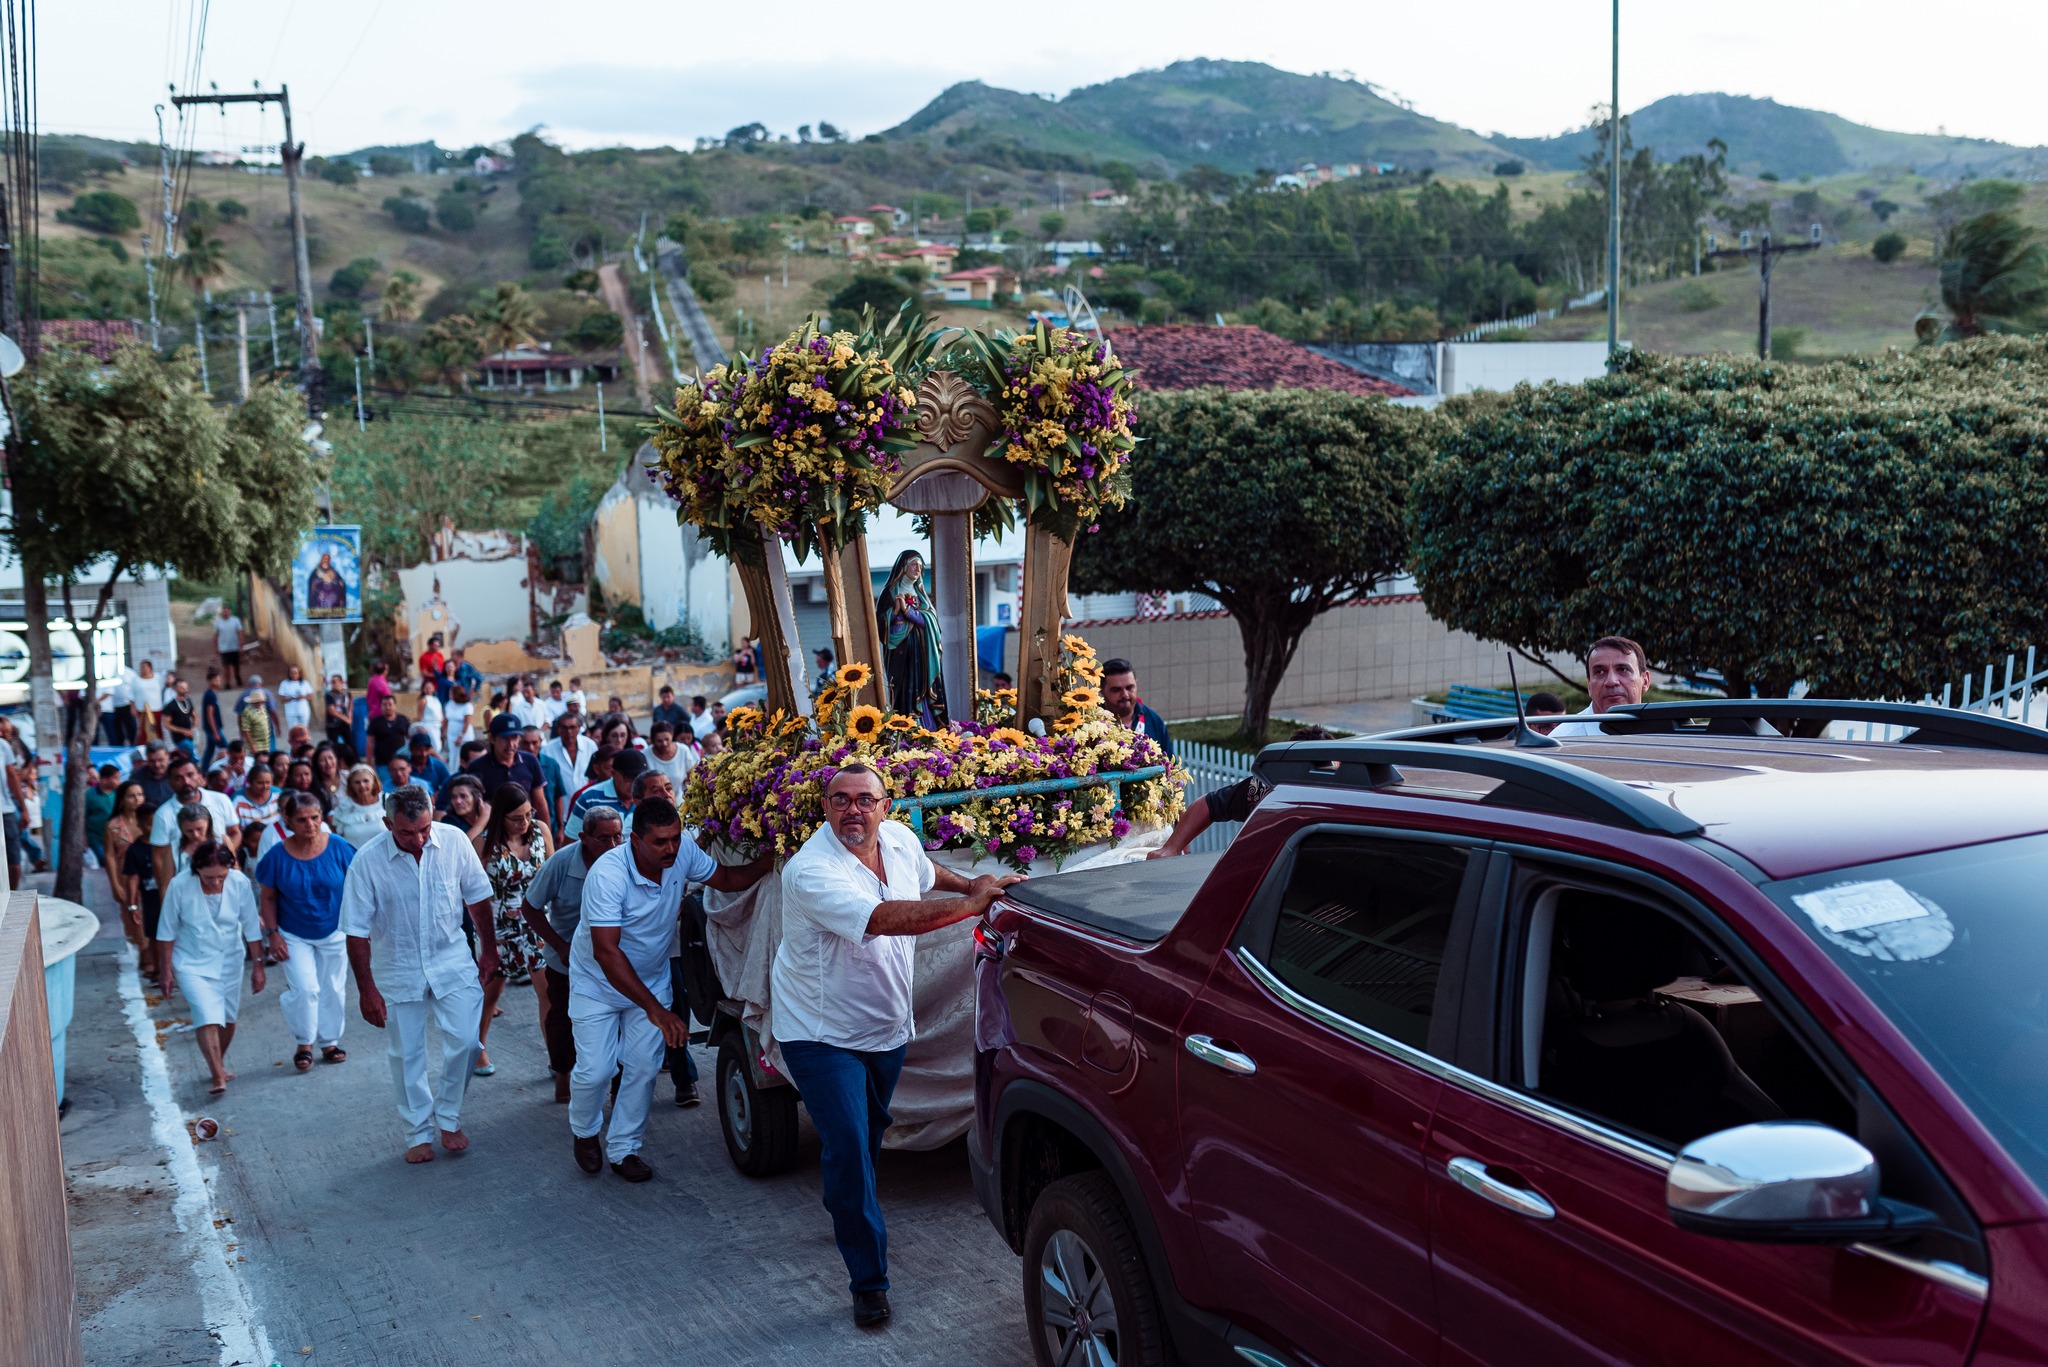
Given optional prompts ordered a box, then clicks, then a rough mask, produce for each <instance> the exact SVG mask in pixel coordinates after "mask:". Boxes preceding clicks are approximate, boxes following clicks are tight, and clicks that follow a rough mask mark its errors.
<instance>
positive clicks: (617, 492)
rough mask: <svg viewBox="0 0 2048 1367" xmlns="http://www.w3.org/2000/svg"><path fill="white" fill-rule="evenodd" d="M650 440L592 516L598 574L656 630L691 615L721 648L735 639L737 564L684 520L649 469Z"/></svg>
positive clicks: (593, 572)
mask: <svg viewBox="0 0 2048 1367" xmlns="http://www.w3.org/2000/svg"><path fill="white" fill-rule="evenodd" d="M653 454H654V452H653V448H652V447H651V446H646V445H643V446H642V447H641V448H640V450H639V451H638V452H636V453H635V454H634V457H633V460H632V461H631V462H629V463H628V465H627V467H626V472H625V474H623V475H621V476H620V477H619V479H618V480H617V482H615V483H614V484H613V485H612V487H611V488H610V489H608V490H606V491H605V496H604V498H603V499H602V500H601V501H600V502H599V503H598V505H597V512H596V514H595V515H594V516H593V517H592V518H591V528H590V530H591V543H592V555H591V564H590V569H589V573H590V577H591V579H592V581H593V582H594V583H596V584H597V586H598V587H599V588H600V589H602V590H603V591H604V598H605V601H606V602H607V603H633V604H636V605H638V606H639V608H640V610H641V611H642V612H643V613H645V614H646V617H647V624H648V625H649V626H651V627H653V628H654V629H655V630H656V631H662V630H665V629H667V628H669V627H672V626H674V625H675V624H676V623H677V622H679V621H681V620H682V619H683V618H684V617H685V616H686V615H687V616H688V617H689V619H690V620H691V621H692V622H693V623H695V624H696V627H697V631H698V634H699V635H701V636H702V637H703V638H704V644H705V646H706V647H707V648H709V649H710V650H711V651H712V652H713V653H716V654H725V653H727V652H728V651H730V649H731V641H732V640H733V599H734V596H735V589H734V587H733V584H732V577H731V566H730V565H728V564H727V562H726V561H725V559H724V558H723V557H722V556H719V555H717V554H715V553H714V552H713V551H712V549H711V547H710V546H709V545H708V544H706V543H705V542H704V540H703V539H702V538H701V537H699V536H698V535H697V533H696V532H695V531H694V530H693V529H691V528H689V527H685V526H682V525H681V524H679V523H678V522H677V521H676V505H675V502H674V500H672V499H671V498H669V496H668V495H667V494H666V493H664V492H663V491H662V490H661V488H660V487H659V486H658V485H656V484H655V483H654V481H653V480H652V479H651V478H649V477H648V474H647V471H646V462H647V461H648V460H649V459H651V458H652V457H653Z"/></svg>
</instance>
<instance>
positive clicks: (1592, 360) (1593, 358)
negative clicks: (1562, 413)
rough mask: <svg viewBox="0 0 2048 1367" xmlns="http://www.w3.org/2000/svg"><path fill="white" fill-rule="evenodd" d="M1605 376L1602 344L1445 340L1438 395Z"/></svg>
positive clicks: (1605, 352) (1565, 382)
mask: <svg viewBox="0 0 2048 1367" xmlns="http://www.w3.org/2000/svg"><path fill="white" fill-rule="evenodd" d="M1606 373H1607V343H1605V342H1446V343H1445V344H1444V359H1443V373H1442V377H1441V378H1442V386H1443V391H1442V392H1443V393H1445V394H1469V393H1471V392H1472V391H1473V390H1475V389H1495V390H1506V389H1513V388H1514V387H1515V386H1516V385H1518V384H1522V383H1525V382H1526V383H1528V384H1543V383H1544V382H1546V381H1549V380H1556V381H1558V382H1559V383H1561V384H1578V383H1580V382H1581V381H1584V380H1591V379H1596V378H1598V377H1599V376H1601V375H1605V374H1606Z"/></svg>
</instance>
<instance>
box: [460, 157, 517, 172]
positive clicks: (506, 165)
mask: <svg viewBox="0 0 2048 1367" xmlns="http://www.w3.org/2000/svg"><path fill="white" fill-rule="evenodd" d="M469 169H470V170H472V171H474V172H476V173H477V174H478V175H480V176H502V175H509V174H510V173H511V170H512V158H510V157H494V156H492V155H491V154H490V153H488V152H486V153H483V154H482V155H480V156H478V157H477V159H476V160H475V161H473V162H471V163H470V164H469Z"/></svg>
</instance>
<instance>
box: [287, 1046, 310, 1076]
mask: <svg viewBox="0 0 2048 1367" xmlns="http://www.w3.org/2000/svg"><path fill="white" fill-rule="evenodd" d="M312 1066H313V1046H312V1045H310V1044H302V1045H300V1046H299V1048H298V1052H297V1053H295V1054H293V1055H292V1067H294V1068H296V1069H298V1070H299V1071H300V1072H302V1073H303V1072H305V1071H306V1070H307V1069H308V1068H311V1067H312Z"/></svg>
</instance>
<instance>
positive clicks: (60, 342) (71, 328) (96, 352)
mask: <svg viewBox="0 0 2048 1367" xmlns="http://www.w3.org/2000/svg"><path fill="white" fill-rule="evenodd" d="M36 332H37V335H38V337H39V338H40V340H41V342H42V344H43V345H44V346H68V347H75V348H77V349H78V350H80V351H90V352H91V353H92V354H93V358H94V359H95V360H100V361H111V360H113V359H114V350H115V348H117V347H119V346H120V345H121V344H122V343H123V342H134V341H140V340H141V337H142V334H141V332H140V331H138V330H137V328H136V325H135V324H133V323H131V322H128V321H127V320H125V319H100V318H45V319H43V321H42V322H41V323H39V324H37V325H36Z"/></svg>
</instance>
